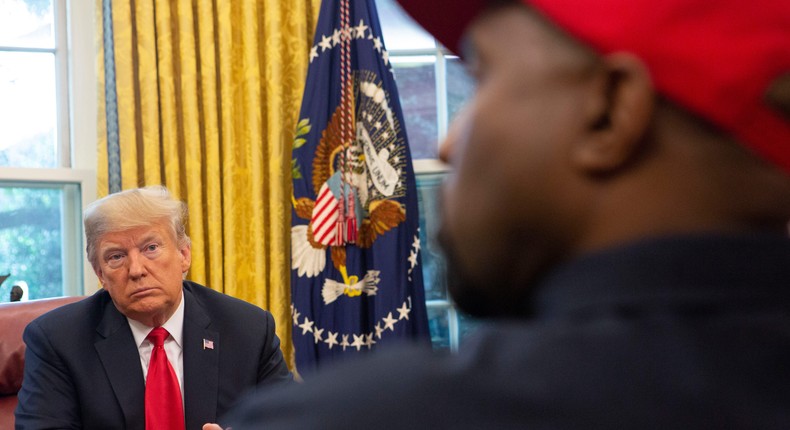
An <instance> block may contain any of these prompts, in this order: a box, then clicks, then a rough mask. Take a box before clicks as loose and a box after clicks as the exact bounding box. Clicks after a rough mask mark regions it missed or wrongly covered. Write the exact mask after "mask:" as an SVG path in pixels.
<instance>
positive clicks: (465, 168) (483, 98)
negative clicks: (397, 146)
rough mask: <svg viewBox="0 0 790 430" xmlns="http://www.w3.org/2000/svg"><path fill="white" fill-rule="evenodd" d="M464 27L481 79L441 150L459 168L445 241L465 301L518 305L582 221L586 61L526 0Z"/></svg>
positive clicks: (512, 309)
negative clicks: (576, 161) (571, 159)
mask: <svg viewBox="0 0 790 430" xmlns="http://www.w3.org/2000/svg"><path fill="white" fill-rule="evenodd" d="M467 36H468V39H467V41H468V42H469V43H470V47H471V52H470V53H468V54H467V55H466V57H467V60H468V61H469V65H470V69H471V71H472V73H473V75H474V76H475V77H476V79H477V83H478V87H477V92H476V94H475V96H474V98H473V99H472V100H471V101H470V103H469V105H468V106H467V108H466V109H465V111H464V112H463V113H462V114H460V115H459V117H458V118H457V119H456V121H455V122H454V124H453V126H452V127H451V130H450V132H449V133H448V137H447V140H446V142H445V143H444V145H443V148H442V151H441V154H442V157H443V158H445V160H446V161H448V162H449V163H450V164H452V166H453V168H454V173H453V174H452V175H450V176H449V177H448V179H447V181H446V183H445V186H444V189H443V195H442V207H443V222H442V231H441V232H440V240H441V241H442V244H443V246H444V248H445V250H446V253H447V257H448V264H449V266H450V267H449V270H448V271H449V272H450V292H451V294H452V295H453V298H454V299H455V300H456V302H457V303H458V305H459V306H460V307H461V308H462V309H464V310H466V311H467V312H470V313H472V314H476V315H492V314H517V313H519V312H520V311H521V310H522V309H523V307H524V305H525V303H524V300H525V299H526V297H527V291H528V286H529V284H530V283H532V282H534V280H535V277H536V276H537V275H539V274H540V273H541V272H543V271H544V270H546V268H547V267H548V266H550V265H551V264H552V263H553V262H555V261H557V259H558V258H561V257H562V256H564V255H566V254H567V253H568V252H569V251H568V249H569V243H570V241H571V240H572V237H573V234H574V230H575V228H576V226H575V224H574V223H575V222H576V220H575V219H574V216H573V215H572V214H574V213H575V212H578V209H579V207H578V206H577V205H579V204H580V203H579V202H578V200H577V199H573V198H570V196H571V195H572V194H574V193H576V194H578V192H577V191H576V184H575V181H574V180H573V176H574V174H573V172H572V169H570V167H569V166H568V163H567V158H568V151H567V148H568V147H569V145H572V143H573V142H574V141H576V140H577V139H579V136H580V135H581V132H582V129H583V128H584V126H585V125H586V124H583V121H582V120H581V118H582V114H583V112H582V109H583V103H580V101H582V100H584V95H585V91H589V88H588V87H587V85H586V83H585V79H583V78H582V75H585V76H586V74H585V73H582V71H581V70H585V71H587V70H588V69H589V67H588V68H584V67H580V66H581V65H582V64H584V62H583V61H581V60H579V59H577V58H575V55H574V53H573V51H572V50H571V51H570V52H569V51H568V50H569V49H570V48H567V47H565V46H564V45H563V44H565V43H567V41H565V40H562V41H561V42H560V41H559V40H558V39H557V35H556V34H554V33H553V32H551V31H548V30H547V29H546V27H545V24H542V23H540V22H539V20H538V18H536V17H535V16H534V15H532V12H530V11H528V10H527V9H526V8H524V7H523V6H521V5H511V6H505V7H501V8H499V9H496V10H494V11H490V12H489V13H488V14H486V15H483V16H482V17H480V18H478V20H477V21H476V22H475V23H474V24H473V25H472V26H471V27H470V30H469V31H468V33H467ZM563 48H567V49H568V50H563Z"/></svg>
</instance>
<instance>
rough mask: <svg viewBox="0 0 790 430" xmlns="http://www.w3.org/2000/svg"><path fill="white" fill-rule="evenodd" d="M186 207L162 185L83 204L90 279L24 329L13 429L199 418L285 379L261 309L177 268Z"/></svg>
mask: <svg viewBox="0 0 790 430" xmlns="http://www.w3.org/2000/svg"><path fill="white" fill-rule="evenodd" d="M186 216H187V213H186V204H184V203H183V202H181V201H178V200H175V199H173V198H172V197H171V196H170V194H169V192H168V191H167V189H165V188H164V187H147V188H140V189H133V190H127V191H123V192H120V193H116V194H111V195H109V196H107V197H105V198H103V199H101V200H98V201H97V202H95V203H93V204H91V205H90V206H89V207H88V208H87V210H86V212H85V235H86V238H87V253H88V261H90V262H91V264H92V265H93V269H94V271H95V272H96V275H97V276H98V277H99V281H101V284H102V290H100V291H99V292H98V293H96V294H94V295H93V296H91V297H89V298H87V299H85V300H82V301H80V302H77V303H74V304H71V305H66V306H63V307H61V308H59V309H56V310H54V311H51V312H49V313H47V314H45V315H43V316H41V317H39V318H38V319H36V320H34V321H33V322H31V323H30V324H29V325H28V326H27V328H26V329H25V333H24V340H25V344H26V345H27V350H26V353H25V374H24V379H23V383H22V389H21V391H20V392H19V406H18V407H17V409H16V427H17V429H44V428H64V429H65V428H70V429H71V428H73V429H76V428H81V429H102V430H105V429H140V430H142V429H146V430H159V429H163V430H164V429H166V430H179V429H185V428H186V429H199V428H201V426H202V425H203V424H205V423H207V422H212V423H213V422H216V421H217V417H219V416H220V415H222V414H224V413H225V412H226V411H227V410H228V409H229V408H230V407H231V406H232V405H233V404H234V403H235V402H236V400H237V399H238V398H239V396H240V395H241V394H243V393H244V392H246V391H248V390H251V389H254V388H256V387H262V386H268V385H275V384H277V383H281V382H283V381H290V380H291V374H290V372H289V371H288V368H287V367H286V365H285V361H284V360H283V355H282V352H281V351H280V341H279V339H278V338H277V336H276V335H275V331H274V319H273V318H272V316H271V314H270V313H268V312H266V311H264V310H262V309H260V308H258V307H256V306H253V305H251V304H249V303H246V302H244V301H241V300H238V299H235V298H232V297H230V296H226V295H224V294H221V293H218V292H216V291H214V290H211V289H209V288H206V287H204V286H201V285H198V284H196V283H194V282H190V281H184V280H183V275H184V274H185V273H186V272H187V270H189V266H190V264H191V262H192V254H191V247H190V240H189V237H188V236H187V235H186V227H185V223H186Z"/></svg>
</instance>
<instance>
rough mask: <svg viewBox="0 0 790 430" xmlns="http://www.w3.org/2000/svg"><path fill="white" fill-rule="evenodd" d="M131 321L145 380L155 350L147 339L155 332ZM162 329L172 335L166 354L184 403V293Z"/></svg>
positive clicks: (168, 338) (166, 347)
mask: <svg viewBox="0 0 790 430" xmlns="http://www.w3.org/2000/svg"><path fill="white" fill-rule="evenodd" d="M126 320H127V321H129V328H131V329H132V335H133V336H134V342H135V344H136V345H137V351H139V352H140V364H141V365H142V366H143V378H147V377H148V362H149V361H150V360H151V351H153V349H154V344H153V343H151V342H150V341H149V340H147V339H146V337H147V336H148V333H150V332H151V330H153V329H154V328H153V327H148V326H147V325H145V324H143V323H141V322H139V321H137V320H133V319H131V318H128V317H127V318H126ZM162 327H163V328H164V329H165V330H167V332H168V333H170V336H168V337H167V338H166V339H165V345H164V348H165V352H167V360H168V361H170V365H171V366H173V370H174V371H175V372H176V376H177V377H178V385H179V387H180V388H181V402H183V401H184V348H183V345H184V343H183V337H184V336H183V335H184V292H183V291H182V292H181V303H180V304H179V305H178V308H176V311H175V313H173V316H171V317H170V319H169V320H167V322H165V323H164V324H162Z"/></svg>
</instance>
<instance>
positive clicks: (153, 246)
mask: <svg viewBox="0 0 790 430" xmlns="http://www.w3.org/2000/svg"><path fill="white" fill-rule="evenodd" d="M157 249H159V245H158V244H156V243H152V244H150V245H148V246H146V247H145V250H146V251H148V252H153V251H156V250H157Z"/></svg>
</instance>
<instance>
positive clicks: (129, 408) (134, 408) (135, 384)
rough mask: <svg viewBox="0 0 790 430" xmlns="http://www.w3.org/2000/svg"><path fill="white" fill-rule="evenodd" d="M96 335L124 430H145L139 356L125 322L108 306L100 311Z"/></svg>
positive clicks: (141, 370) (142, 380) (142, 382)
mask: <svg viewBox="0 0 790 430" xmlns="http://www.w3.org/2000/svg"><path fill="white" fill-rule="evenodd" d="M96 331H97V332H98V333H99V335H100V336H101V337H102V339H100V340H99V341H97V342H96V343H95V344H94V346H95V348H96V352H97V353H98V354H99V358H100V359H101V362H102V366H103V367H104V372H105V374H106V375H107V378H108V379H109V380H110V385H111V386H112V389H113V391H114V392H115V397H116V398H117V399H118V404H119V405H120V407H121V409H122V410H123V415H124V421H125V423H126V426H125V427H126V428H127V429H143V428H145V381H144V379H143V369H142V366H141V364H140V353H139V351H138V350H137V346H136V345H135V343H134V336H132V331H131V329H130V328H129V323H128V322H127V321H126V318H125V317H124V316H123V315H122V314H121V313H120V312H118V310H117V309H116V308H115V305H113V303H112V302H108V303H107V304H106V305H105V307H104V316H103V318H102V321H101V323H99V325H98V326H97V327H96Z"/></svg>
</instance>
